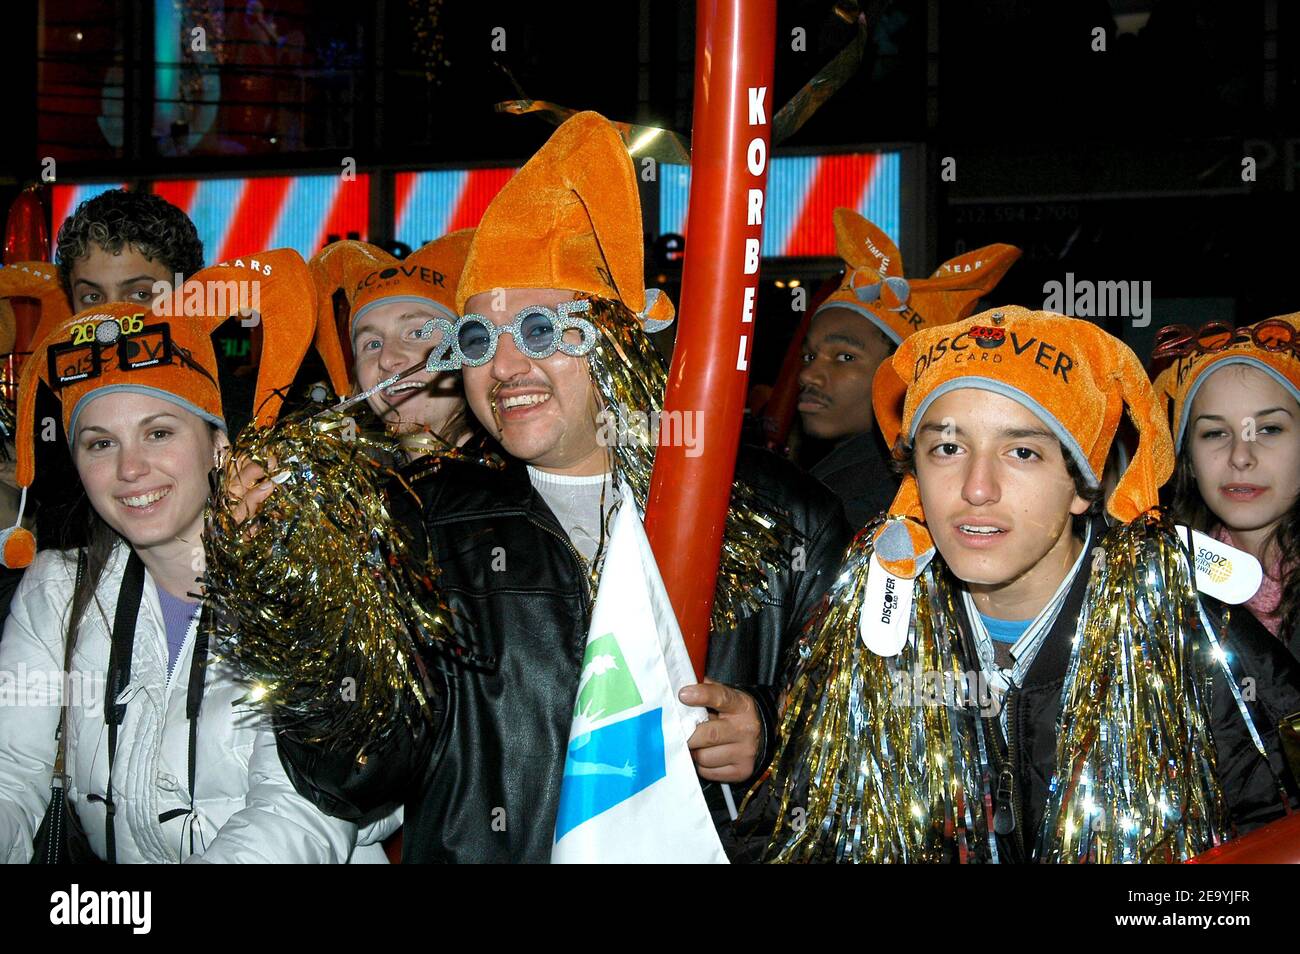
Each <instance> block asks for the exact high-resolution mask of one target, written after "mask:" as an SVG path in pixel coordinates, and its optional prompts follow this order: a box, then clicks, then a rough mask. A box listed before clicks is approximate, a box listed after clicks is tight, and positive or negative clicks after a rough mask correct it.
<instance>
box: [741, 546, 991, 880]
mask: <svg viewBox="0 0 1300 954" xmlns="http://www.w3.org/2000/svg"><path fill="white" fill-rule="evenodd" d="M878 526H879V521H876V522H874V523H872V524H870V525H868V526H867V527H866V528H865V529H864V530H862V531H861V532H860V533H859V534H858V535H857V537H856V538H855V539H854V541H853V542H852V543H851V544H850V545H849V548H848V551H847V554H846V559H845V562H844V564H843V567H842V569H841V572H840V575H839V577H838V578H837V579H836V580H835V582H834V583H833V584H832V585H831V588H830V590H829V591H828V592H827V594H826V596H825V597H824V599H823V601H822V603H821V604H820V605H819V607H818V609H817V611H816V612H815V613H814V614H813V616H812V618H810V619H809V621H808V623H807V625H806V626H805V628H804V632H803V636H802V637H801V639H800V641H799V643H798V644H797V652H798V655H797V659H796V662H795V669H794V673H793V678H792V680H791V682H790V688H789V690H788V693H787V696H786V700H785V703H784V706H783V709H782V715H781V727H780V744H779V748H778V750H777V753H776V755H775V757H774V758H773V760H772V764H771V767H770V768H769V770H768V772H767V774H766V775H765V777H764V778H763V779H762V780H761V781H760V782H759V783H758V785H757V786H755V789H754V790H753V791H752V792H751V793H750V794H749V795H748V796H747V797H746V803H745V805H744V806H742V809H741V813H742V816H747V817H755V818H758V819H761V820H763V821H764V822H766V823H767V825H768V826H769V828H770V829H771V830H772V835H771V838H770V841H769V843H768V846H767V850H766V855H765V860H767V861H770V862H832V861H833V862H875V863H879V862H898V863H904V862H911V863H917V862H948V861H957V860H962V861H968V862H982V861H988V860H989V844H990V839H989V832H988V813H987V811H986V809H985V805H986V800H985V798H984V794H985V790H986V788H987V782H988V780H987V777H986V775H985V773H984V770H983V767H982V764H981V758H980V748H979V743H980V735H979V733H981V732H982V731H983V729H982V727H981V725H980V719H979V710H978V709H977V708H976V707H974V706H973V705H971V703H973V702H975V701H976V699H975V696H974V695H972V693H975V692H977V689H976V687H977V686H978V685H979V684H980V683H979V680H978V677H977V676H976V675H975V673H976V667H973V666H970V665H968V663H967V661H966V660H965V658H964V653H963V651H962V648H961V638H960V631H959V629H958V627H957V624H956V612H957V610H956V605H955V602H954V599H953V592H952V589H951V586H950V585H949V584H948V583H947V582H946V580H945V576H944V572H945V571H943V570H942V569H941V568H939V561H937V560H936V561H933V562H932V563H931V565H930V567H928V568H927V569H926V570H925V571H924V572H923V573H922V574H921V575H920V576H919V577H918V578H917V579H916V581H915V586H916V590H915V599H914V602H913V608H912V612H913V615H912V619H911V629H910V633H909V640H908V643H907V645H906V646H905V647H904V648H903V650H902V652H901V653H900V654H899V655H897V656H894V657H888V658H886V657H882V656H878V655H876V654H875V653H874V652H872V651H871V650H870V649H868V648H867V647H866V646H865V645H864V644H863V642H862V639H861V638H860V636H859V631H858V619H859V616H860V614H861V612H862V605H863V601H864V598H865V590H866V584H867V574H868V570H869V568H870V564H871V562H872V555H873V552H874V550H873V547H872V542H871V541H872V538H873V535H874V532H875V530H876V528H877V527H878ZM751 812H752V813H753V814H752V815H750V813H751Z"/></svg>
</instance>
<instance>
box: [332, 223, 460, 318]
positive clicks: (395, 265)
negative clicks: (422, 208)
mask: <svg viewBox="0 0 1300 954" xmlns="http://www.w3.org/2000/svg"><path fill="white" fill-rule="evenodd" d="M473 237H474V230H473V229H460V230H459V231H456V232H451V233H449V234H447V235H444V236H443V237H442V238H440V239H435V240H434V241H432V242H429V243H427V244H425V245H422V246H420V248H418V249H416V250H415V251H414V252H412V253H411V254H410V255H408V256H406V258H404V259H398V258H394V257H393V256H392V255H390V254H388V253H387V252H386V251H384V250H383V249H382V248H379V247H377V246H375V245H371V244H369V243H368V242H357V241H352V240H349V241H346V242H334V243H332V244H330V245H327V246H325V248H323V249H321V251H319V252H317V253H316V256H315V257H314V258H313V259H312V260H311V262H310V263H309V264H310V267H311V275H312V279H313V280H314V281H315V282H316V291H317V293H318V294H319V296H320V314H319V316H318V318H317V323H318V325H319V326H325V325H326V324H331V325H332V324H333V321H334V304H333V297H334V292H336V291H340V290H341V291H342V292H343V294H344V295H345V296H347V300H348V308H349V316H348V337H349V338H351V337H352V335H353V334H354V333H355V331H356V327H357V320H358V319H359V318H361V316H362V315H364V314H365V313H366V312H367V311H369V310H370V309H371V308H373V307H375V306H376V305H380V304H387V303H390V302H408V303H410V304H412V305H418V306H424V307H426V308H429V309H431V310H432V311H433V312H434V314H435V315H439V316H441V317H443V318H446V319H447V320H448V321H450V322H451V323H452V324H455V323H456V318H457V315H456V284H457V282H458V281H459V279H460V273H461V271H462V270H463V269H464V267H465V256H466V255H468V254H469V243H470V240H471V239H472V238H473Z"/></svg>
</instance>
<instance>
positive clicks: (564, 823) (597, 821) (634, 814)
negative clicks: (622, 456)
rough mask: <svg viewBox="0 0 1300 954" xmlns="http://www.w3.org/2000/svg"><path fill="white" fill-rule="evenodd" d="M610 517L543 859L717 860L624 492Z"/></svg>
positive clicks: (660, 591)
mask: <svg viewBox="0 0 1300 954" xmlns="http://www.w3.org/2000/svg"><path fill="white" fill-rule="evenodd" d="M621 499H622V500H623V503H622V505H621V506H620V507H619V508H618V513H617V514H616V515H615V516H614V527H613V530H612V532H611V533H610V540H609V551H608V555H607V556H606V558H605V566H604V569H603V570H602V571H601V578H600V591H599V592H598V593H597V594H596V606H595V608H594V610H593V611H592V615H591V630H590V631H589V632H588V634H587V651H586V655H585V656H584V658H583V664H582V677H581V679H580V680H579V682H578V697H577V700H576V701H575V703H574V714H573V727H572V728H571V729H570V730H569V749H568V753H567V755H566V757H565V761H564V782H563V784H562V786H561V789H560V807H559V811H558V812H557V814H556V820H555V844H554V846H553V848H552V850H551V860H552V861H553V862H558V863H582V862H603V863H619V862H633V863H654V862H682V863H709V862H713V863H721V864H725V863H726V861H727V856H726V855H725V854H724V853H723V851H722V843H721V842H720V841H719V840H718V833H717V831H716V830H715V829H714V827H713V820H712V818H711V817H710V815H709V809H708V806H707V804H706V803H705V801H704V793H703V792H702V791H700V783H699V780H698V779H697V777H696V774H695V763H694V762H693V761H691V754H690V750H689V749H687V747H686V740H687V739H688V738H690V736H691V733H692V732H694V731H695V727H696V726H697V725H699V724H700V723H701V722H703V721H705V720H706V719H707V718H708V712H707V711H706V710H705V709H703V708H700V707H698V706H688V705H684V704H683V703H681V702H679V701H678V699H677V691H678V690H679V689H681V688H682V687H683V686H689V685H693V684H694V683H695V682H696V678H695V673H694V671H693V670H692V668H691V661H690V657H689V656H688V655H687V653H686V646H685V645H684V644H683V643H682V634H681V630H680V629H679V628H678V626H677V618H676V616H674V615H673V608H672V605H671V604H670V603H669V601H668V593H667V592H666V591H665V590H664V584H663V579H662V578H661V577H660V576H659V567H658V566H657V565H656V564H655V559H654V554H653V553H652V552H651V550H650V541H649V540H647V539H646V535H645V529H644V528H643V527H642V526H641V521H640V520H639V519H638V517H637V512H636V506H635V504H634V503H633V502H632V500H633V498H632V491H631V489H630V488H629V487H627V486H626V485H624V487H623V490H622V498H621Z"/></svg>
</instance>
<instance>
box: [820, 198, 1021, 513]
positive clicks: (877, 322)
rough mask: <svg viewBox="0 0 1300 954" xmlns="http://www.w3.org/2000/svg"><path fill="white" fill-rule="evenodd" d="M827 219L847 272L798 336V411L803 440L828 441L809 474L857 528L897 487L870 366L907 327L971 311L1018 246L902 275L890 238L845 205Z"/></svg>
mask: <svg viewBox="0 0 1300 954" xmlns="http://www.w3.org/2000/svg"><path fill="white" fill-rule="evenodd" d="M834 219H835V239H836V247H837V249H838V251H839V254H840V257H841V258H842V259H844V263H845V268H846V271H845V275H844V281H843V283H842V284H841V285H840V287H839V289H838V290H836V291H835V293H834V294H832V295H831V296H830V297H829V298H828V299H826V301H825V302H823V303H822V305H821V307H819V308H818V309H817V311H815V312H814V313H813V317H812V322H811V323H810V325H809V327H808V334H807V336H806V337H805V338H804V346H803V368H802V370H801V371H800V372H799V417H800V420H801V421H802V422H803V430H804V433H805V434H807V435H808V436H809V437H814V438H817V439H818V440H823V441H835V442H836V444H835V446H834V447H832V448H831V450H830V452H829V453H827V454H826V456H824V457H822V458H821V459H820V460H819V461H817V463H816V464H814V465H813V467H812V470H811V473H812V475H813V476H814V477H816V478H817V479H818V480H820V481H821V482H822V483H824V484H825V485H826V486H827V487H829V488H831V490H833V491H834V492H835V494H836V496H838V497H839V498H840V500H841V501H843V503H844V513H845V515H846V516H847V517H848V519H849V523H850V525H852V526H853V527H855V528H856V527H862V526H865V525H866V524H867V523H868V522H869V521H870V520H871V518H872V517H874V516H876V515H877V514H878V513H881V512H882V511H883V510H884V509H885V508H886V507H887V506H889V502H890V501H891V500H892V499H893V497H894V491H895V490H896V489H897V487H898V481H897V479H896V478H895V477H894V476H893V474H892V473H891V471H890V466H889V454H888V451H887V449H886V448H885V445H884V444H883V443H882V441H881V439H880V435H879V433H878V432H877V430H876V427H875V419H874V417H873V416H872V413H871V381H872V378H873V377H874V376H875V373H876V369H877V368H879V367H880V364H881V362H883V361H884V360H885V359H886V358H888V357H889V356H890V355H892V354H893V353H894V350H895V349H896V348H897V347H898V346H899V345H900V344H902V343H903V341H904V340H905V339H906V338H908V337H910V336H911V335H912V334H914V333H915V332H917V331H919V330H921V329H922V328H929V327H933V326H934V325H941V324H947V323H948V322H952V321H959V320H960V319H962V318H964V317H966V316H967V315H969V314H970V313H971V311H973V310H974V308H975V304H976V302H977V301H978V300H979V297H980V296H981V295H984V294H987V293H988V292H989V291H991V290H992V288H993V286H994V285H996V284H997V282H998V280H999V279H1000V278H1001V277H1002V276H1003V275H1004V274H1005V273H1006V270H1007V269H1008V268H1009V267H1010V266H1011V264H1012V263H1013V262H1014V261H1015V260H1016V258H1018V257H1019V255H1020V252H1019V250H1017V249H1015V248H1013V247H1011V246H1009V245H989V246H986V247H984V248H981V249H977V250H976V251H973V252H968V253H966V254H964V255H960V256H958V257H957V258H954V259H951V260H950V261H947V262H944V263H943V264H942V265H940V266H939V268H938V270H937V271H936V272H935V273H934V275H932V276H931V277H930V278H928V279H921V280H917V281H911V282H909V281H908V280H907V279H905V278H903V260H902V256H901V255H900V253H899V251H898V249H897V247H895V245H894V243H893V242H892V241H891V240H890V238H889V236H887V235H886V234H885V233H884V232H882V231H881V230H880V229H879V228H877V227H876V226H875V225H873V224H872V223H871V222H869V221H867V220H866V219H865V218H863V217H862V216H861V215H859V214H858V213H856V212H854V211H853V210H852V209H844V208H840V209H836V210H835V215H834Z"/></svg>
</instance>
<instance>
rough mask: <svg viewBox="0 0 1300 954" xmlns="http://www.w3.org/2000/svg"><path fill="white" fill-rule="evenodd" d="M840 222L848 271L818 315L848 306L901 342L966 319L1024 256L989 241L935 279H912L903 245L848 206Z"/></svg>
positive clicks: (838, 242)
mask: <svg viewBox="0 0 1300 954" xmlns="http://www.w3.org/2000/svg"><path fill="white" fill-rule="evenodd" d="M834 221H835V246H836V250H837V251H838V252H839V255H840V258H842V259H843V260H844V264H845V265H846V266H847V271H846V272H845V275H844V281H843V282H842V283H841V284H840V287H839V288H838V289H837V290H836V291H835V292H834V293H833V294H831V296H830V297H829V298H827V299H826V300H825V301H824V302H822V304H821V306H820V307H818V309H817V311H816V312H814V313H813V317H816V316H817V314H819V313H821V312H823V311H827V310H829V309H831V308H847V309H848V310H849V311H855V312H857V313H858V314H860V315H861V316H862V317H863V318H866V319H867V320H868V321H870V322H871V323H872V324H873V325H875V326H876V327H877V328H879V329H880V330H881V332H883V333H884V335H885V337H887V338H888V339H889V340H890V342H891V343H892V344H893V345H894V346H895V347H896V346H898V345H900V344H902V342H903V341H904V340H905V339H906V338H907V337H908V336H909V335H912V334H915V333H916V332H918V331H921V330H922V329H925V328H933V327H935V326H937V325H946V324H949V323H951V322H954V321H960V320H961V319H963V318H965V317H966V316H967V315H969V314H970V313H971V311H972V310H973V309H974V308H975V305H976V304H977V303H978V302H979V300H980V298H981V297H983V296H984V295H987V294H988V293H989V292H990V291H992V290H993V288H994V286H996V285H997V283H998V282H999V281H1001V280H1002V276H1003V275H1005V274H1006V273H1007V269H1009V268H1010V267H1011V266H1012V265H1013V264H1014V263H1015V261H1016V259H1018V258H1019V257H1020V249H1018V248H1016V247H1015V246H1014V245H986V246H984V247H983V248H977V249H975V250H974V251H972V252H966V253H964V254H962V255H958V256H957V257H956V258H951V259H949V260H948V261H946V262H944V263H943V264H942V265H940V266H939V267H938V269H936V270H935V273H934V274H933V275H931V276H930V277H929V278H918V279H908V278H904V277H903V256H902V255H901V254H900V253H899V251H898V248H897V246H895V245H894V243H893V241H892V240H891V239H890V238H889V236H888V235H886V234H885V233H884V232H882V231H881V230H880V229H879V228H877V227H876V226H875V225H874V224H872V223H871V222H870V221H868V220H867V219H865V218H863V217H862V216H861V215H859V214H858V213H857V212H854V211H853V210H852V209H845V208H839V209H836V210H835V213H834Z"/></svg>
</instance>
